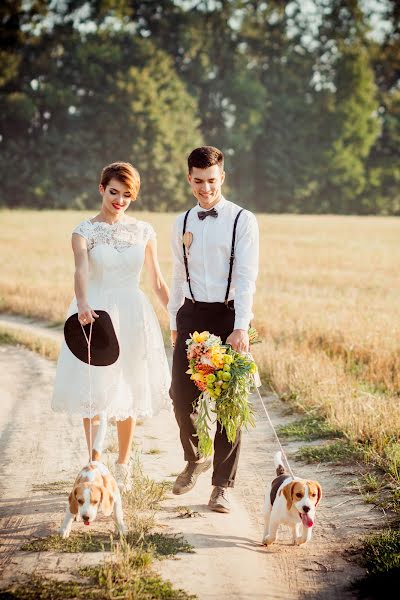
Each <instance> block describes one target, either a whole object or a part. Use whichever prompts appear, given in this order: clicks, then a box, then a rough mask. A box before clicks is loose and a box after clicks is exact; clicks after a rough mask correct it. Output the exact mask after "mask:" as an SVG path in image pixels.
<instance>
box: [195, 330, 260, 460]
mask: <svg viewBox="0 0 400 600" xmlns="http://www.w3.org/2000/svg"><path fill="white" fill-rule="evenodd" d="M252 337H253V339H252V341H253V342H256V341H257V339H256V338H257V334H256V332H255V330H253V336H252ZM186 345H187V357H188V360H189V369H188V370H187V371H186V373H188V374H189V375H190V379H192V380H193V382H194V383H195V385H196V386H197V387H198V389H199V390H200V391H201V394H200V396H199V397H198V398H197V400H195V402H194V404H195V406H196V407H197V413H198V416H197V421H196V429H197V436H198V438H199V452H200V454H201V455H202V456H210V454H212V440H211V437H210V433H209V430H210V423H211V420H212V419H211V415H210V413H215V419H216V420H217V421H218V422H219V423H220V424H221V425H222V427H223V428H224V429H225V431H226V434H227V438H228V440H229V441H230V442H231V443H233V442H234V441H235V438H236V433H237V431H238V430H239V429H240V428H241V427H243V426H245V427H247V426H249V425H251V426H253V427H254V425H255V421H254V414H253V409H252V407H251V404H250V402H249V399H248V398H249V394H250V391H251V388H252V385H253V376H254V374H255V373H256V372H257V366H256V364H255V362H254V361H253V359H252V357H251V355H249V354H247V355H244V354H239V353H238V352H235V350H233V349H232V348H231V346H224V345H223V344H222V342H221V338H220V337H217V336H215V335H213V334H211V333H209V332H208V331H203V332H202V333H198V332H197V331H195V332H194V333H193V334H192V335H191V336H190V338H189V339H188V340H186Z"/></svg>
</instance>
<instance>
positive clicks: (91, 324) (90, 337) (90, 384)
mask: <svg viewBox="0 0 400 600" xmlns="http://www.w3.org/2000/svg"><path fill="white" fill-rule="evenodd" d="M81 327H82V331H83V335H84V336H85V339H86V343H87V348H88V375H89V463H91V462H92V453H93V439H92V378H91V369H90V362H91V353H90V345H91V342H92V328H93V321H92V322H91V323H90V330H89V337H88V336H87V335H86V331H85V330H84V328H83V325H82V323H81Z"/></svg>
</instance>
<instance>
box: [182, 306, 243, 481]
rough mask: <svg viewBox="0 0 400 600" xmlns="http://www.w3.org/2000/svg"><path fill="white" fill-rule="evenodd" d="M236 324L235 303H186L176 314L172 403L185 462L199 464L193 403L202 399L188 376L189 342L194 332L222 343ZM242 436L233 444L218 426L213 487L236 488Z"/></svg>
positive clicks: (239, 434) (239, 433) (238, 436)
mask: <svg viewBox="0 0 400 600" xmlns="http://www.w3.org/2000/svg"><path fill="white" fill-rule="evenodd" d="M234 321H235V311H234V309H233V302H230V303H229V308H228V307H227V306H226V305H225V304H224V303H223V302H196V303H195V304H193V302H192V301H191V300H189V299H187V298H186V299H185V303H184V304H183V306H181V308H180V309H179V311H178V314H177V331H178V335H177V340H176V344H175V349H174V356H173V363H172V383H171V388H170V396H171V398H172V401H173V405H174V411H175V417H176V420H177V423H178V426H179V430H180V439H181V444H182V447H183V451H184V458H185V460H186V461H190V462H194V461H196V460H198V452H197V437H196V435H195V434H196V427H195V420H196V413H195V412H194V411H193V406H192V403H193V401H194V400H195V399H196V398H197V397H198V396H199V395H200V390H199V389H198V388H197V387H196V386H195V384H194V383H193V381H192V380H191V379H190V377H189V375H188V374H187V373H186V371H187V369H188V366H189V363H188V359H187V356H186V349H187V346H186V340H187V339H188V338H189V336H190V334H191V333H193V332H194V331H198V332H199V333H200V332H202V331H209V332H210V333H213V334H215V335H218V336H220V337H221V339H222V342H223V343H224V342H225V341H226V338H227V337H228V336H229V335H230V334H231V333H232V331H233V327H234ZM240 440H241V432H240V431H239V432H238V435H237V437H236V440H235V442H234V444H231V443H230V442H229V441H228V439H227V437H226V433H225V430H221V426H220V425H219V423H218V424H217V431H216V434H215V437H214V465H213V466H214V470H213V476H212V484H213V485H218V486H222V487H233V486H234V482H235V476H236V471H237V467H238V461H239V452H240Z"/></svg>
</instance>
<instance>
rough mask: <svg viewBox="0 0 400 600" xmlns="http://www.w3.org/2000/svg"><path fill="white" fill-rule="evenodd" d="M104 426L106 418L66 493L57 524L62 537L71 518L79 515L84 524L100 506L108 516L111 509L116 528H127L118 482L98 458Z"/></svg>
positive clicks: (66, 534)
mask: <svg viewBox="0 0 400 600" xmlns="http://www.w3.org/2000/svg"><path fill="white" fill-rule="evenodd" d="M106 426H107V421H106V420H105V419H101V420H100V426H99V429H98V432H97V434H96V439H95V442H94V444H93V450H92V460H91V461H90V462H89V464H87V465H86V466H85V467H84V468H83V469H82V470H81V472H80V473H79V475H78V476H77V478H76V479H75V482H74V486H73V488H72V492H71V493H70V495H69V498H68V500H69V505H68V507H67V510H66V513H65V518H64V522H63V524H62V525H61V528H60V535H61V536H62V537H63V538H64V539H66V538H68V537H69V534H70V533H71V527H72V523H73V521H74V520H75V521H78V520H81V519H82V520H83V522H84V524H85V525H90V523H92V522H93V521H94V520H95V519H96V516H97V513H98V510H99V509H101V511H102V513H103V514H104V515H105V516H110V515H111V514H112V513H113V512H114V521H115V523H116V526H117V529H118V531H119V532H120V533H121V534H125V533H126V532H127V529H126V527H125V524H124V516H123V512H122V502H121V494H120V491H119V488H118V485H117V482H116V481H115V479H114V477H113V476H112V475H111V473H110V471H109V470H108V469H107V467H106V466H105V465H103V464H102V463H101V462H99V459H100V456H101V451H100V450H99V448H102V442H103V441H104V437H105V429H106Z"/></svg>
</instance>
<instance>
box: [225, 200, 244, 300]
mask: <svg viewBox="0 0 400 600" xmlns="http://www.w3.org/2000/svg"><path fill="white" fill-rule="evenodd" d="M243 210H244V209H243V208H242V209H240V210H239V212H238V214H237V215H236V218H235V222H234V224H233V233H232V246H231V256H230V259H229V275H228V286H227V288H226V294H225V300H224V302H225V304H226V305H228V297H229V291H230V289H231V283H232V270H233V262H234V260H235V241H236V227H237V222H238V220H239V217H240V215H241V213H242V212H243Z"/></svg>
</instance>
